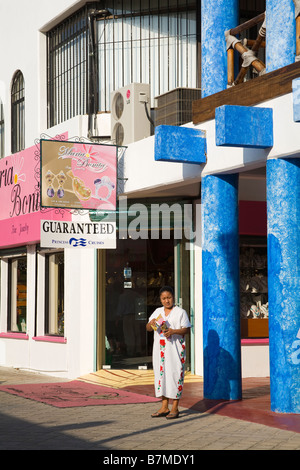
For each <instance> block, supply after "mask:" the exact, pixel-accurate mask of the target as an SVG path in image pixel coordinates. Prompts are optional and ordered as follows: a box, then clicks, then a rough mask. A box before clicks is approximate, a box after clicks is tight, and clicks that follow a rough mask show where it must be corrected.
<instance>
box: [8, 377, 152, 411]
mask: <svg viewBox="0 0 300 470" xmlns="http://www.w3.org/2000/svg"><path fill="white" fill-rule="evenodd" d="M0 391H1V392H7V393H10V394H12V395H17V396H19V397H22V398H27V399H29V400H34V401H39V402H42V403H46V404H47V405H51V406H55V407H57V408H71V407H78V406H95V405H126V404H133V403H151V402H157V401H159V399H158V398H154V397H150V396H148V395H140V394H138V393H132V392H127V391H126V390H119V389H118V390H116V389H114V388H108V387H101V386H99V385H94V384H88V383H85V382H80V381H78V380H73V381H71V382H62V383H42V384H24V385H19V384H18V385H6V386H1V387H0Z"/></svg>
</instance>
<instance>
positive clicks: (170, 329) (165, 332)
mask: <svg viewBox="0 0 300 470" xmlns="http://www.w3.org/2000/svg"><path fill="white" fill-rule="evenodd" d="M174 334H175V330H173V328H168V329H167V330H165V331H164V337H165V338H170V336H172V335H174Z"/></svg>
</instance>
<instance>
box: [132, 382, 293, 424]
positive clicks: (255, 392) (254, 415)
mask: <svg viewBox="0 0 300 470" xmlns="http://www.w3.org/2000/svg"><path fill="white" fill-rule="evenodd" d="M126 388H127V389H128V390H129V389H130V391H134V392H136V393H143V394H150V395H152V394H153V386H152V385H136V386H134V385H133V386H130V387H126ZM242 391H243V398H242V400H238V401H225V400H207V399H204V398H203V383H202V382H195V383H185V384H184V390H183V397H182V399H181V400H180V405H181V406H182V407H184V408H190V409H193V410H196V411H199V412H207V413H216V414H219V415H222V416H228V417H230V418H236V419H242V420H245V421H250V422H253V423H259V424H263V425H265V426H271V427H276V428H279V429H284V430H288V431H293V432H299V433H300V415H299V414H282V413H274V412H272V411H271V410H270V379H269V378H268V377H266V378H265V377H264V378H246V379H243V382H242Z"/></svg>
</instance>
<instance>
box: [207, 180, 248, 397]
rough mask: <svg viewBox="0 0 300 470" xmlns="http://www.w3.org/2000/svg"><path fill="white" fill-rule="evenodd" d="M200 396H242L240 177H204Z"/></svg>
mask: <svg viewBox="0 0 300 470" xmlns="http://www.w3.org/2000/svg"><path fill="white" fill-rule="evenodd" d="M202 224H203V227H202V237H203V239H202V242H203V246H202V284H203V287H202V289H203V343H204V397H205V398H210V399H224V400H237V399H240V398H241V336H240V305H239V238H238V175H221V176H215V175H207V176H204V177H203V178H202Z"/></svg>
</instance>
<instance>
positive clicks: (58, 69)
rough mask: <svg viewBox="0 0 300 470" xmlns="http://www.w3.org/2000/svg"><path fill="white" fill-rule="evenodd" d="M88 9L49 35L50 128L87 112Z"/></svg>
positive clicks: (81, 11)
mask: <svg viewBox="0 0 300 470" xmlns="http://www.w3.org/2000/svg"><path fill="white" fill-rule="evenodd" d="M87 48H88V33H87V10H86V9H85V8H84V9H83V10H80V12H78V13H77V14H75V15H73V16H71V17H70V18H68V19H67V20H66V21H64V22H63V23H61V24H59V25H58V26H57V27H56V28H54V29H53V30H51V31H50V32H49V33H48V126H49V127H52V126H55V125H56V124H59V123H61V122H64V121H66V120H68V119H70V118H72V117H74V116H77V115H80V114H85V113H86V111H87V103H86V92H87V90H86V87H87V55H88V54H87Z"/></svg>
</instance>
